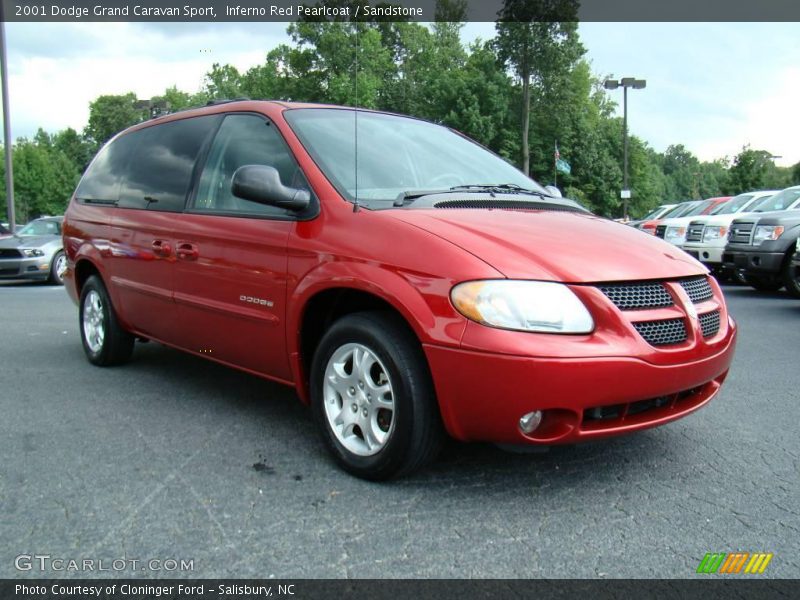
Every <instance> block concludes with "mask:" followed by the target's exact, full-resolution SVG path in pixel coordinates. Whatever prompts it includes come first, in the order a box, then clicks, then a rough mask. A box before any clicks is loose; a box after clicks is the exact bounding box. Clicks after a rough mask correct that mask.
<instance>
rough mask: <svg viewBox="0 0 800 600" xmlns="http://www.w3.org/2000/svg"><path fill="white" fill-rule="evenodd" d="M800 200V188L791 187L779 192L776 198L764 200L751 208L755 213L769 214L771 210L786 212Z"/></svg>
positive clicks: (770, 197) (771, 197)
mask: <svg viewBox="0 0 800 600" xmlns="http://www.w3.org/2000/svg"><path fill="white" fill-rule="evenodd" d="M798 198H800V187H791V188H787V189H785V190H783V191H782V192H778V193H777V194H775V195H774V196H769V197H767V198H764V199H763V200H761V201H760V202H756V203H755V204H754V205H753V206H751V207H750V210H751V211H753V212H769V211H771V210H786V209H787V208H789V207H791V206H792V204H794V203H795V202H796V201H797V199H798Z"/></svg>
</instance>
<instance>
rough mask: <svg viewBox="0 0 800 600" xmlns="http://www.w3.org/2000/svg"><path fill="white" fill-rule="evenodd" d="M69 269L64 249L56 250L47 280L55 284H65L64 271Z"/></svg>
mask: <svg viewBox="0 0 800 600" xmlns="http://www.w3.org/2000/svg"><path fill="white" fill-rule="evenodd" d="M66 270H67V257H66V255H65V254H64V251H63V250H59V251H58V252H56V254H55V256H54V257H53V260H52V261H51V263H50V275H49V276H48V278H47V281H49V282H50V283H52V284H53V285H64V273H65V272H66Z"/></svg>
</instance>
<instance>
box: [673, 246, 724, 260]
mask: <svg viewBox="0 0 800 600" xmlns="http://www.w3.org/2000/svg"><path fill="white" fill-rule="evenodd" d="M683 251H684V252H686V253H687V254H688V255H689V256H691V257H692V258H696V259H697V260H699V261H700V262H701V263H703V264H704V265H714V266H717V265H719V264H721V263H722V255H723V254H724V252H725V246H709V245H706V244H691V243H690V244H684V245H683Z"/></svg>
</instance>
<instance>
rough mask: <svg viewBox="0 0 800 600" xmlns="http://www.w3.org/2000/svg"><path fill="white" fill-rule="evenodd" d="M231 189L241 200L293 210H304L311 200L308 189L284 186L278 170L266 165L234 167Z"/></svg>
mask: <svg viewBox="0 0 800 600" xmlns="http://www.w3.org/2000/svg"><path fill="white" fill-rule="evenodd" d="M231 191H232V192H233V195H234V196H236V197H237V198H242V199H243V200H250V201H251V202H258V203H259V204H267V205H269V206H277V207H279V208H286V209H288V210H292V211H295V212H300V211H302V210H304V209H305V208H307V207H308V204H309V203H310V202H311V194H309V193H308V191H306V190H297V189H295V188H291V187H286V186H285V185H283V184H282V183H281V176H280V175H279V174H278V170H277V169H276V168H275V167H268V166H267V165H244V166H243V167H239V168H238V169H236V172H235V173H234V174H233V180H232V182H231Z"/></svg>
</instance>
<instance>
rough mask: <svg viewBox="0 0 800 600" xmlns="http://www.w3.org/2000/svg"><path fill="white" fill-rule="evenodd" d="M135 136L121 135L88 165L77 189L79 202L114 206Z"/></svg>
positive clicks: (76, 193) (134, 143)
mask: <svg viewBox="0 0 800 600" xmlns="http://www.w3.org/2000/svg"><path fill="white" fill-rule="evenodd" d="M136 140H137V138H136V137H135V134H128V135H123V136H121V137H118V138H116V139H115V140H113V141H111V142H110V143H109V144H106V145H105V146H104V147H103V148H102V149H101V150H100V152H98V153H97V156H96V157H95V158H94V160H93V161H92V164H91V165H89V168H88V169H87V170H86V173H85V174H84V176H83V178H82V179H81V182H80V183H79V184H78V189H77V190H76V192H75V196H76V198H77V199H78V200H79V201H81V202H91V203H98V204H116V203H117V201H118V200H119V183H120V181H121V180H122V178H123V177H124V176H125V168H126V167H127V166H128V161H129V160H130V157H131V152H132V151H133V148H134V146H135V145H136Z"/></svg>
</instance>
